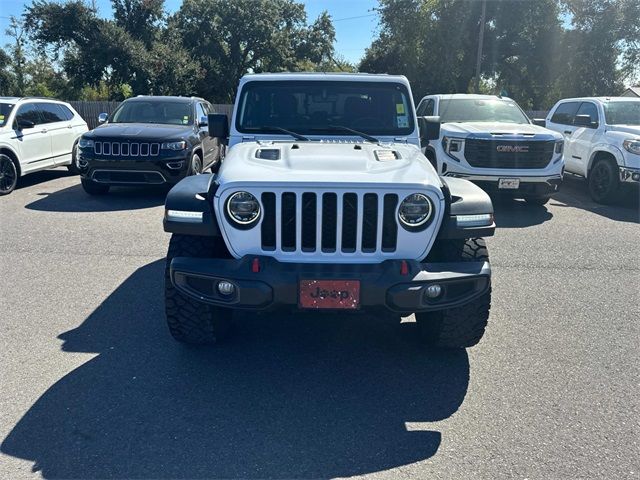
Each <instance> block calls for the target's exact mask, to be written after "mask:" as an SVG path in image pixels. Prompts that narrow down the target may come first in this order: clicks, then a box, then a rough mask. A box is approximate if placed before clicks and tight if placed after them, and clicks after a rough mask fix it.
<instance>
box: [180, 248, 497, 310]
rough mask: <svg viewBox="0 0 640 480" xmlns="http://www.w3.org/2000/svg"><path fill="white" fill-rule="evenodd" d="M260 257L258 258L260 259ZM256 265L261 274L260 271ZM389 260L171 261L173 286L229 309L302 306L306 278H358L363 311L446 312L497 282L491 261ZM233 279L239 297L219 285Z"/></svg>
mask: <svg viewBox="0 0 640 480" xmlns="http://www.w3.org/2000/svg"><path fill="white" fill-rule="evenodd" d="M256 259H257V260H256ZM256 263H257V264H258V265H259V269H258V270H259V271H255V270H256V268H255V265H256ZM406 266H407V267H408V268H407V273H406V274H403V271H402V270H403V261H402V260H386V261H384V262H382V263H379V264H349V265H344V264H339V265H336V264H330V265H326V264H306V263H304V264H303V263H284V262H279V261H277V260H276V259H274V258H272V257H253V256H251V257H249V256H247V257H243V258H241V259H239V260H235V259H232V260H227V259H201V258H190V257H176V258H174V259H173V260H172V261H171V266H170V275H171V282H172V283H173V285H174V286H175V287H176V288H177V289H178V290H179V291H180V292H182V293H183V294H184V295H187V296H189V297H191V298H193V299H195V300H197V301H200V302H204V303H209V304H212V305H217V306H221V307H228V308H239V309H249V310H274V309H279V308H287V307H289V308H298V304H299V295H298V291H299V283H300V281H301V280H358V281H360V309H361V310H370V309H379V308H386V309H387V310H388V311H391V312H396V313H414V312H420V311H433V310H444V309H447V308H453V307H456V306H460V305H463V304H465V303H468V302H470V301H472V300H473V299H475V298H477V297H479V296H480V295H482V294H483V293H486V292H487V291H488V289H489V287H490V284H491V267H490V265H489V263H488V262H458V263H420V262H417V261H409V260H407V261H406ZM223 280H225V281H230V282H232V283H233V284H234V285H235V287H236V289H235V293H234V294H232V295H229V296H223V295H221V294H219V293H218V291H217V284H218V282H219V281H223ZM433 284H438V285H440V286H441V287H442V294H441V295H440V296H439V297H438V298H436V299H430V298H427V296H426V295H425V290H426V287H428V286H429V285H433Z"/></svg>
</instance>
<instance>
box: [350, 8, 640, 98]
mask: <svg viewBox="0 0 640 480" xmlns="http://www.w3.org/2000/svg"><path fill="white" fill-rule="evenodd" d="M481 8H482V2H481V1H475V0H380V7H379V12H380V32H379V36H378V38H377V39H375V40H374V41H373V43H372V45H371V47H369V49H368V50H367V52H366V54H365V56H364V58H363V59H362V61H361V63H360V66H359V68H360V70H363V71H371V72H387V73H397V74H404V75H406V76H407V77H408V78H409V80H411V82H412V85H413V87H414V93H415V94H416V96H422V95H424V94H428V93H455V92H468V91H471V90H472V86H473V81H472V80H473V79H474V76H475V64H476V54H477V48H478V38H479V32H480V29H481V28H482V29H484V45H483V49H482V56H481V71H480V75H481V84H482V85H484V88H485V90H486V89H489V90H494V91H495V92H496V93H498V92H501V91H506V92H507V93H508V94H509V95H510V96H512V97H514V98H515V99H516V100H518V101H519V102H520V103H521V104H522V105H523V106H524V107H527V108H546V107H549V106H550V105H551V104H553V103H554V102H555V101H556V100H557V99H558V98H561V97H570V96H581V95H597V94H601V95H615V94H617V93H619V92H620V91H621V88H622V84H623V82H624V81H631V79H633V78H634V77H635V78H636V79H637V76H638V60H639V59H640V58H639V56H640V54H639V52H640V36H639V34H640V22H638V18H640V2H638V1H637V0H536V1H535V2H534V1H529V2H527V1H520V0H502V1H487V2H486V16H485V22H484V24H483V25H480V18H481ZM407 19H411V20H410V21H407ZM490 86H492V88H490Z"/></svg>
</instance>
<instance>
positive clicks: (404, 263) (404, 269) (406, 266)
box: [400, 260, 409, 275]
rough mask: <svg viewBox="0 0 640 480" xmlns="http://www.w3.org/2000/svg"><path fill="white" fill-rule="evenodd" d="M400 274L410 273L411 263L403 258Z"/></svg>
mask: <svg viewBox="0 0 640 480" xmlns="http://www.w3.org/2000/svg"><path fill="white" fill-rule="evenodd" d="M400 275H409V264H408V263H407V261H406V260H402V263H400Z"/></svg>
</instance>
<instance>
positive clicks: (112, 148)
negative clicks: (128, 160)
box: [93, 142, 160, 157]
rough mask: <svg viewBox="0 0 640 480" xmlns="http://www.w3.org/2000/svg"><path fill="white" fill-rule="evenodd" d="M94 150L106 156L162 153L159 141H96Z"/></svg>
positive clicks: (143, 155) (154, 155)
mask: <svg viewBox="0 0 640 480" xmlns="http://www.w3.org/2000/svg"><path fill="white" fill-rule="evenodd" d="M93 151H94V152H95V154H96V155H101V156H105V157H149V156H151V157H156V156H158V155H159V154H160V144H159V143H138V142H95V143H94V147H93Z"/></svg>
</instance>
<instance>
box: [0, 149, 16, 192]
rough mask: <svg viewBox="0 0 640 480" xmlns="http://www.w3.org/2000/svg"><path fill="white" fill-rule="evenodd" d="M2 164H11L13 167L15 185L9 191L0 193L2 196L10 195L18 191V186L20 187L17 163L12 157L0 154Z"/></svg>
mask: <svg viewBox="0 0 640 480" xmlns="http://www.w3.org/2000/svg"><path fill="white" fill-rule="evenodd" d="M0 162H1V163H4V162H9V164H10V165H11V166H12V167H13V176H14V180H13V185H12V186H11V188H9V190H1V191H0V195H9V194H10V193H11V192H13V191H14V190H15V189H16V186H17V185H18V166H17V165H16V162H15V161H14V160H13V159H12V158H11V157H9V156H8V155H5V154H0Z"/></svg>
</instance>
